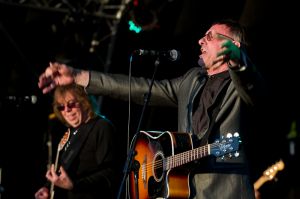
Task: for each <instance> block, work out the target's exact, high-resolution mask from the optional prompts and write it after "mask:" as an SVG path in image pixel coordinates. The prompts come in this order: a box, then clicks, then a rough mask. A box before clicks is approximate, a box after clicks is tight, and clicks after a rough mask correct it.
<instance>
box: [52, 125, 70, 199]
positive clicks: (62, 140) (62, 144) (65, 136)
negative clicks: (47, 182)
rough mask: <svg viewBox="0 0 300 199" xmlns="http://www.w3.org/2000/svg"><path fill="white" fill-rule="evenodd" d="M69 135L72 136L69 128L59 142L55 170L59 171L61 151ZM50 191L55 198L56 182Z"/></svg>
mask: <svg viewBox="0 0 300 199" xmlns="http://www.w3.org/2000/svg"><path fill="white" fill-rule="evenodd" d="M69 137H70V129H68V131H67V132H65V134H64V135H63V137H62V138H61V140H60V142H59V143H58V146H57V152H56V157H55V163H54V170H55V171H57V166H58V159H59V154H60V151H61V150H62V149H63V148H64V146H65V144H66V143H67V142H68V140H69ZM49 192H50V199H53V198H54V183H51V187H50V191H49Z"/></svg>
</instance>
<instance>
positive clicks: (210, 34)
mask: <svg viewBox="0 0 300 199" xmlns="http://www.w3.org/2000/svg"><path fill="white" fill-rule="evenodd" d="M216 35H218V36H219V38H222V37H223V38H225V39H230V40H232V41H234V39H233V38H232V37H229V36H227V35H223V34H221V33H216ZM203 38H205V39H206V40H207V41H211V40H213V39H214V38H215V37H214V35H213V33H212V32H211V31H209V32H208V33H207V34H205V35H204V37H203Z"/></svg>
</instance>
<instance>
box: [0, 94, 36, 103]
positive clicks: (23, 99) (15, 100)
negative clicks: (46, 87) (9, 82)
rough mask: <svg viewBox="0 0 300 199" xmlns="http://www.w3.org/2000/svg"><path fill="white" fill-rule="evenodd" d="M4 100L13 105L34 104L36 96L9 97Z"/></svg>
mask: <svg viewBox="0 0 300 199" xmlns="http://www.w3.org/2000/svg"><path fill="white" fill-rule="evenodd" d="M5 100H6V101H8V102H9V103H13V104H22V103H27V104H36V102H37V96H35V95H30V96H29V95H26V96H16V95H9V96H6V97H5Z"/></svg>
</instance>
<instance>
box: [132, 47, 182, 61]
mask: <svg viewBox="0 0 300 199" xmlns="http://www.w3.org/2000/svg"><path fill="white" fill-rule="evenodd" d="M134 54H136V55H140V56H143V55H150V56H158V57H164V58H167V59H169V60H171V61H177V60H179V58H180V52H179V51H178V50H175V49H172V50H168V51H156V50H144V49H139V50H135V51H134Z"/></svg>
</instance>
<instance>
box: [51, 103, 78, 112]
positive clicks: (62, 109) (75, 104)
mask: <svg viewBox="0 0 300 199" xmlns="http://www.w3.org/2000/svg"><path fill="white" fill-rule="evenodd" d="M78 105H79V103H78V102H76V101H68V102H67V104H66V106H67V107H68V108H69V109H72V108H78ZM66 106H65V105H64V104H59V105H57V106H56V108H57V110H59V111H64V110H65V107H66Z"/></svg>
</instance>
